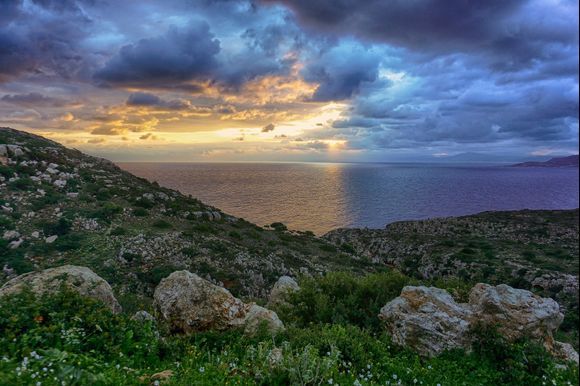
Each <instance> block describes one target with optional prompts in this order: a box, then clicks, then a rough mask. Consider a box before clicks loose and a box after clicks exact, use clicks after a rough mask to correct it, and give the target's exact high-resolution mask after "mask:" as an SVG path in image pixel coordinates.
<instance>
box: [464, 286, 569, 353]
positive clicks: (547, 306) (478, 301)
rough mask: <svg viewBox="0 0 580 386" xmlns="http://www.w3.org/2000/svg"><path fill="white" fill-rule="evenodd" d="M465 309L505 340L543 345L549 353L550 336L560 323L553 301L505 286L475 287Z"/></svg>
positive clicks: (551, 337) (562, 316)
mask: <svg viewBox="0 0 580 386" xmlns="http://www.w3.org/2000/svg"><path fill="white" fill-rule="evenodd" d="M469 306H470V307H471V308H472V309H473V312H474V315H476V316H477V321H479V322H480V323H482V324H483V325H490V326H496V328H497V331H498V332H499V333H500V334H502V335H503V336H504V337H505V338H507V339H508V340H510V341H514V340H516V339H519V338H522V337H524V336H527V337H530V338H533V339H536V340H538V341H541V342H543V343H544V344H545V345H546V347H547V348H549V349H550V350H551V349H553V346H554V337H553V335H552V333H553V332H554V331H556V329H557V328H558V327H559V326H560V324H562V321H563V320H564V315H562V313H561V312H560V306H559V305H558V303H556V301H555V300H553V299H550V298H541V297H539V296H537V295H534V294H533V293H531V292H530V291H526V290H521V289H515V288H512V287H510V286H508V285H505V284H500V285H498V286H491V285H488V284H482V283H479V284H476V285H475V287H473V288H472V289H471V292H470V294H469Z"/></svg>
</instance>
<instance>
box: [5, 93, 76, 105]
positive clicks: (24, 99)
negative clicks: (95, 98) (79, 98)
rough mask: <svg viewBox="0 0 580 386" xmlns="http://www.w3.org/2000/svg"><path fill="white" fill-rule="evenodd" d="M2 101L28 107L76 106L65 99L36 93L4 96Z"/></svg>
mask: <svg viewBox="0 0 580 386" xmlns="http://www.w3.org/2000/svg"><path fill="white" fill-rule="evenodd" d="M0 99H1V100H2V101H4V102H8V103H12V104H15V105H21V106H26V107H64V106H70V105H74V104H75V103H74V102H70V101H67V100H65V99H61V98H54V97H50V96H46V95H43V94H40V93H36V92H31V93H28V94H12V95H4V96H3V97H2V98H0Z"/></svg>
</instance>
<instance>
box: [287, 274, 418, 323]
mask: <svg viewBox="0 0 580 386" xmlns="http://www.w3.org/2000/svg"><path fill="white" fill-rule="evenodd" d="M410 282H411V281H410V279H409V278H408V277H406V276H403V275H402V274H400V273H397V272H394V271H390V272H385V273H376V274H371V275H368V276H364V277H357V276H354V275H352V274H349V273H342V272H338V273H329V274H327V275H326V276H324V277H321V278H315V279H313V278H305V279H302V280H301V282H300V291H297V292H295V293H292V294H291V295H290V296H289V297H288V301H289V303H290V305H291V306H290V307H284V306H283V307H282V309H280V310H278V311H280V314H281V315H283V317H284V318H285V320H288V321H290V322H292V323H293V324H295V325H296V326H301V327H305V326H308V325H309V324H310V323H337V324H343V325H346V324H352V325H355V326H358V327H361V328H367V329H370V330H372V331H380V330H381V326H380V322H379V319H378V318H377V315H378V314H379V311H380V309H381V307H383V306H384V305H385V304H386V303H387V302H389V301H390V300H392V299H394V298H395V297H397V296H399V294H400V293H401V290H402V289H403V287H404V286H405V285H408V284H409V283H410Z"/></svg>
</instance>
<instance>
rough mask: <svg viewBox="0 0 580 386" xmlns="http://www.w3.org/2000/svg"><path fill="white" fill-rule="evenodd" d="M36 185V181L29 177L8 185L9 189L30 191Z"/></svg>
mask: <svg viewBox="0 0 580 386" xmlns="http://www.w3.org/2000/svg"><path fill="white" fill-rule="evenodd" d="M34 185H35V184H34V181H32V180H31V179H30V178H28V177H21V178H19V179H17V180H15V181H12V182H9V183H8V187H10V188H11V189H14V190H30V189H31V188H32V187H33V186H34Z"/></svg>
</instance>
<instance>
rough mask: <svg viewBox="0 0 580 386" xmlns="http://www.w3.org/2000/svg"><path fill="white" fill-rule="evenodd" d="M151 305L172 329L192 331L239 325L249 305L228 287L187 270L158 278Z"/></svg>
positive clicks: (222, 328) (220, 328)
mask: <svg viewBox="0 0 580 386" xmlns="http://www.w3.org/2000/svg"><path fill="white" fill-rule="evenodd" d="M153 299H154V306H155V308H156V310H157V311H158V312H159V314H160V315H161V317H162V318H163V319H165V320H166V321H167V322H168V323H169V325H170V327H171V328H172V330H173V331H175V332H181V333H186V334H188V333H192V332H197V331H206V330H218V331H221V330H227V329H230V328H232V327H234V326H241V325H243V322H244V317H245V316H246V313H247V311H248V309H249V307H248V306H247V305H246V304H244V303H243V302H242V301H241V300H239V299H237V298H235V297H234V296H232V294H230V292H229V291H228V290H226V289H225V288H222V287H218V286H216V285H213V284H211V283H210V282H209V281H207V280H204V279H202V278H201V277H199V276H197V275H196V274H193V273H191V272H188V271H177V272H173V273H172V274H171V275H169V276H168V277H166V278H165V279H163V280H161V282H160V283H159V285H158V286H157V288H156V289H155V293H154V295H153Z"/></svg>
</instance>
